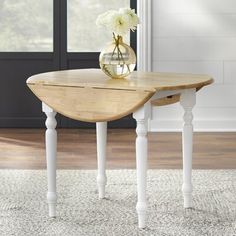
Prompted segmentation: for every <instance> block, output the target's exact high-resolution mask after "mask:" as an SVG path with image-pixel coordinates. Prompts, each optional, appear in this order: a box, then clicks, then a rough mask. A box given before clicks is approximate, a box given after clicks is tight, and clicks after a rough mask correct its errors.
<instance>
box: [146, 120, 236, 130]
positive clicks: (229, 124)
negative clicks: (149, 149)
mask: <svg viewBox="0 0 236 236" xmlns="http://www.w3.org/2000/svg"><path fill="white" fill-rule="evenodd" d="M193 124H194V131H196V132H236V119H232V120H195V121H194V123H193ZM182 126H183V121H182V120H150V121H149V131H150V132H180V131H181V130H182Z"/></svg>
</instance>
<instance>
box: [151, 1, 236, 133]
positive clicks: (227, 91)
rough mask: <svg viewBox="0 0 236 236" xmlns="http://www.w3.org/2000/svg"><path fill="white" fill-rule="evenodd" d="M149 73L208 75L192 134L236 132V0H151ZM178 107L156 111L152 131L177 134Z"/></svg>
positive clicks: (180, 122) (199, 98)
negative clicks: (209, 78)
mask: <svg viewBox="0 0 236 236" xmlns="http://www.w3.org/2000/svg"><path fill="white" fill-rule="evenodd" d="M152 27H153V28H152V48H153V50H152V69H153V71H163V72H165V71H169V72H186V73H200V74H209V75H211V76H212V77H213V78H214V79H215V84H214V85H212V86H208V87H205V88H204V89H202V90H201V91H200V92H199V93H198V95H197V105H196V107H195V109H194V115H195V116H194V125H195V130H199V131H236V0H224V1H223V0H153V1H152ZM181 126H182V109H181V108H180V106H179V105H178V104H175V105H170V106H166V107H160V108H154V110H153V117H152V119H151V122H150V129H151V130H152V131H157V130H180V129H181Z"/></svg>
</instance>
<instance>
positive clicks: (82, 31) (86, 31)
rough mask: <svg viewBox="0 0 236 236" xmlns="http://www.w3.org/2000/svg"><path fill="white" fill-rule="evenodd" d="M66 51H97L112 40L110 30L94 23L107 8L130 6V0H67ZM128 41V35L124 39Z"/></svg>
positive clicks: (114, 8)
mask: <svg viewBox="0 0 236 236" xmlns="http://www.w3.org/2000/svg"><path fill="white" fill-rule="evenodd" d="M67 7H68V52H99V51H101V49H102V48H103V47H104V45H105V44H106V43H107V42H110V41H111V40H112V35H111V32H108V30H106V29H104V28H99V27H98V26H97V25H96V19H97V16H98V15H99V14H101V13H104V12H105V11H107V10H118V9H119V8H121V7H130V0H67ZM125 42H126V43H129V36H127V38H126V39H125Z"/></svg>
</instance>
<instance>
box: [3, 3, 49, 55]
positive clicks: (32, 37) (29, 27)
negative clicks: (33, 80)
mask: <svg viewBox="0 0 236 236" xmlns="http://www.w3.org/2000/svg"><path fill="white" fill-rule="evenodd" d="M0 29H1V30H0V51H1V52H52V51H53V0H33V1H32V0H20V1H16V0H1V1H0Z"/></svg>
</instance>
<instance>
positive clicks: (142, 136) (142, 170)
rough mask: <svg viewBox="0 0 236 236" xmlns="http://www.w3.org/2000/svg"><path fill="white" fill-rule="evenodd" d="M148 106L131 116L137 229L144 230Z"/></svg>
mask: <svg viewBox="0 0 236 236" xmlns="http://www.w3.org/2000/svg"><path fill="white" fill-rule="evenodd" d="M148 108H149V104H146V105H144V106H143V107H142V108H141V109H139V110H138V111H136V112H135V113H134V114H133V117H134V119H135V120H136V122H137V128H136V133H137V138H136V168H137V187H138V202H137V205H136V210H137V213H138V225H139V228H145V226H146V216H147V201H146V185H147V183H146V181H147V154H148V147H147V145H148V142H147V120H148V115H149V114H148V113H149V110H148Z"/></svg>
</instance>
